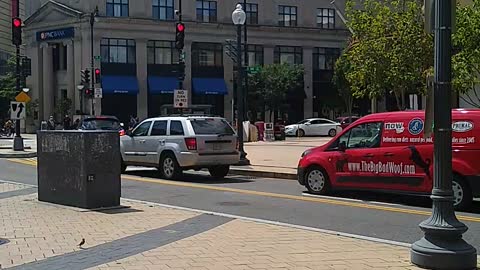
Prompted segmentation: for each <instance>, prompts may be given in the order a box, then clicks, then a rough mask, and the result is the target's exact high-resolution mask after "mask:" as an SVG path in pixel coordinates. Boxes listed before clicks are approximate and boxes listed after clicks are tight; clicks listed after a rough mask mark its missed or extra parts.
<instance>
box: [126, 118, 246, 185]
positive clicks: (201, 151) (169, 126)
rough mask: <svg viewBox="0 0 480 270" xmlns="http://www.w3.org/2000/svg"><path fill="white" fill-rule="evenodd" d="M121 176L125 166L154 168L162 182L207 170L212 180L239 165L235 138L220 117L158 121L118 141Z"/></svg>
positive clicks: (151, 120)
mask: <svg viewBox="0 0 480 270" xmlns="http://www.w3.org/2000/svg"><path fill="white" fill-rule="evenodd" d="M120 151H121V154H122V172H124V171H125V169H126V167H127V166H145V167H156V168H159V171H160V173H161V175H162V176H163V178H165V179H174V178H177V177H178V176H180V175H181V174H182V172H183V171H185V170H190V169H193V170H200V169H203V168H206V169H208V170H209V171H210V174H211V175H212V176H213V177H215V178H223V177H225V176H226V175H227V174H228V171H229V169H230V165H235V164H237V163H238V162H239V161H240V153H239V152H238V139H237V134H236V133H235V131H234V130H233V128H232V127H231V126H230V125H229V124H228V122H227V120H225V119H224V118H220V117H206V116H180V117H157V118H150V119H147V120H144V121H143V122H141V123H140V124H139V125H138V126H137V127H136V128H135V129H134V130H133V131H131V132H130V131H129V132H127V135H126V136H122V137H120Z"/></svg>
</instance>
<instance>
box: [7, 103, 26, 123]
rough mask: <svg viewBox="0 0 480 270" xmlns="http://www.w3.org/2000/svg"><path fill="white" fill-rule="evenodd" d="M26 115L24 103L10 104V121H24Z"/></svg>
mask: <svg viewBox="0 0 480 270" xmlns="http://www.w3.org/2000/svg"><path fill="white" fill-rule="evenodd" d="M25 115H26V108H25V102H16V101H12V102H10V119H12V120H20V119H25Z"/></svg>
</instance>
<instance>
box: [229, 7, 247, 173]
mask: <svg viewBox="0 0 480 270" xmlns="http://www.w3.org/2000/svg"><path fill="white" fill-rule="evenodd" d="M246 19H247V14H245V11H243V9H242V5H240V4H238V5H237V6H236V8H235V10H234V11H233V13H232V21H233V24H234V25H235V26H236V27H237V72H238V75H237V111H238V113H237V133H238V141H239V143H238V146H239V151H240V163H239V165H248V164H250V161H249V160H248V159H247V153H245V149H244V147H243V118H244V110H245V107H244V96H243V95H244V93H243V91H242V89H243V87H242V83H243V65H242V25H244V24H245V21H246Z"/></svg>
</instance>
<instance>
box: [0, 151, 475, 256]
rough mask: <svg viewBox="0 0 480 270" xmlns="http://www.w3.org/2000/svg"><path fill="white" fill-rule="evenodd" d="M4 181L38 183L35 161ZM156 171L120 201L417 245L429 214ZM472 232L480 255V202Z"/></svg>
mask: <svg viewBox="0 0 480 270" xmlns="http://www.w3.org/2000/svg"><path fill="white" fill-rule="evenodd" d="M0 168H1V169H0V179H1V180H8V181H14V182H19V183H26V184H35V185H36V184H37V177H36V168H35V164H34V162H32V161H26V160H5V159H3V160H2V159H0ZM157 175H158V174H157V172H156V171H155V170H146V169H134V170H132V171H129V172H127V174H124V175H122V197H125V198H130V199H137V200H144V201H150V202H157V203H162V204H169V205H175V206H181V207H188V208H194V209H201V210H208V211H214V212H221V213H227V214H232V215H239V216H245V217H251V218H259V219H266V220H271V221H279V222H284V223H290V224H295V225H302V226H308V227H314V228H320V229H327V230H333V231H338V232H344V233H351V234H357V235H363V236H369V237H376V238H381V239H386V240H392V241H398V242H404V243H413V242H414V241H416V240H418V239H420V238H421V237H422V236H423V234H422V232H421V230H420V229H419V228H418V224H419V223H420V222H421V221H423V220H425V219H426V218H427V217H428V216H429V213H430V211H431V209H430V202H429V200H428V199H422V198H416V197H404V196H394V195H385V194H375V193H365V192H361V193H360V192H342V193H337V194H333V195H332V196H328V197H319V196H309V195H308V194H305V193H304V192H305V190H304V188H303V187H301V186H300V185H298V183H297V182H296V181H292V180H281V179H264V178H251V177H242V176H232V177H228V178H226V179H225V180H222V181H214V180H212V179H211V178H210V177H209V176H208V175H207V174H204V173H202V172H200V173H187V174H185V175H184V177H182V179H180V180H178V181H166V180H162V179H159V178H158V176H157ZM457 216H458V218H459V219H460V220H461V221H462V222H464V223H465V224H466V225H467V226H468V227H469V230H468V232H467V233H465V234H464V238H465V239H466V240H467V241H468V242H469V243H470V244H472V245H474V246H475V247H476V248H477V250H480V202H474V205H473V207H472V209H471V211H470V212H461V213H460V212H458V213H457Z"/></svg>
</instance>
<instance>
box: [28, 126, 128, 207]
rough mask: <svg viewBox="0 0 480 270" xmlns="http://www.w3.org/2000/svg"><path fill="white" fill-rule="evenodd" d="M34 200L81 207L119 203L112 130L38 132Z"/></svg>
mask: <svg viewBox="0 0 480 270" xmlns="http://www.w3.org/2000/svg"><path fill="white" fill-rule="evenodd" d="M37 156H38V199H39V200H40V201H44V202H50V203H56V204H61V205H68V206H74V207H79V208H85V209H95V208H102V207H116V206H119V205H120V196H121V182H120V174H121V172H120V163H121V161H120V138H119V135H118V132H116V131H76V130H75V131H73V130H72V131H60V130H59V131H39V132H38V133H37Z"/></svg>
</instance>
